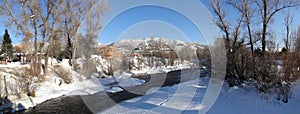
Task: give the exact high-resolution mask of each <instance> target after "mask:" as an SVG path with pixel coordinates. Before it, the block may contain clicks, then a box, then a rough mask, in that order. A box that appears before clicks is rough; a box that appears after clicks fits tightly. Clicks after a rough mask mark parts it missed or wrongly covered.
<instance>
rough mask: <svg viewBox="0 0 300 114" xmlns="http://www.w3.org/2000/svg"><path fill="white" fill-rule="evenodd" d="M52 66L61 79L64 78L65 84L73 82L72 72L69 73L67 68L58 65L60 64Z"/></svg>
mask: <svg viewBox="0 0 300 114" xmlns="http://www.w3.org/2000/svg"><path fill="white" fill-rule="evenodd" d="M53 68H54V69H55V73H56V74H57V75H58V76H59V77H60V78H61V79H62V80H64V82H65V83H66V84H70V83H72V82H73V79H72V73H71V72H70V71H69V70H67V69H65V68H63V67H62V66H60V65H55V66H53Z"/></svg>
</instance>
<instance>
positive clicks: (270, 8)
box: [254, 0, 300, 55]
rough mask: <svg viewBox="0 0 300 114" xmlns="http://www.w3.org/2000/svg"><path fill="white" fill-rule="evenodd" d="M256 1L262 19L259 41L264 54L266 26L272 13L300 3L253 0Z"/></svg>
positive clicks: (291, 0) (290, 0)
mask: <svg viewBox="0 0 300 114" xmlns="http://www.w3.org/2000/svg"><path fill="white" fill-rule="evenodd" d="M254 2H255V3H256V5H257V7H258V9H259V12H260V14H261V19H262V34H261V35H262V36H261V43H262V53H263V55H264V53H265V51H266V39H267V35H268V27H269V24H270V22H271V20H272V19H273V17H274V15H276V14H277V13H278V12H280V11H282V10H284V9H287V8H291V7H297V6H299V5H300V1H299V0H254Z"/></svg>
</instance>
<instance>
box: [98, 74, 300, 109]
mask: <svg viewBox="0 0 300 114" xmlns="http://www.w3.org/2000/svg"><path fill="white" fill-rule="evenodd" d="M208 80H209V79H208V78H202V79H199V80H193V81H188V82H185V83H182V84H179V85H176V86H173V87H162V88H159V89H155V90H156V91H155V92H151V93H152V94H148V95H145V96H141V97H137V98H134V99H130V100H126V101H123V102H121V103H119V105H116V106H113V107H111V108H110V109H108V110H105V111H104V112H101V113H109V114H114V113H130V114H132V113H134V114H135V113H136V114H140V113H150V114H152V113H155V114H156V113H172V114H175V113H199V112H201V113H203V111H204V109H205V108H209V107H207V105H206V104H202V103H201V102H202V100H203V98H204V97H205V92H206V90H207V84H208ZM153 90H154V89H153ZM292 90H293V94H292V99H291V100H290V101H289V102H288V103H282V102H280V101H277V100H276V99H275V97H274V96H268V95H263V94H260V93H258V92H257V90H256V89H255V88H253V87H243V88H239V87H232V88H229V87H228V86H227V85H224V86H223V88H222V90H221V92H220V95H219V96H218V98H217V100H216V102H214V105H213V106H212V107H210V108H209V110H208V112H207V113H208V114H299V113H300V108H299V107H300V81H298V82H295V83H294V84H293V88H292ZM150 91H151V90H150ZM267 96H268V97H269V98H266V97H267Z"/></svg>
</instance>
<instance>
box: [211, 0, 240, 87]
mask: <svg viewBox="0 0 300 114" xmlns="http://www.w3.org/2000/svg"><path fill="white" fill-rule="evenodd" d="M210 3H211V7H212V9H213V11H214V14H215V20H214V22H215V24H216V25H217V26H218V27H219V29H220V30H221V31H222V32H223V33H224V35H223V38H224V41H225V47H226V51H227V67H226V79H227V81H228V82H229V85H230V86H235V85H238V84H240V83H241V82H242V81H243V80H244V77H243V76H242V75H241V74H242V72H244V71H241V70H240V69H238V67H240V66H238V64H237V63H238V62H239V61H237V60H238V58H237V57H239V56H241V55H239V54H238V53H237V52H238V50H239V49H240V48H241V47H243V46H245V43H244V41H245V39H242V38H240V35H241V26H242V22H243V20H244V18H245V15H243V14H241V15H240V16H239V17H237V20H236V21H237V24H236V25H235V26H232V25H231V24H230V22H229V21H228V20H226V16H227V14H226V11H225V8H224V4H225V3H226V2H224V1H221V0H211V1H210ZM239 74H240V75H239ZM239 76H241V77H239Z"/></svg>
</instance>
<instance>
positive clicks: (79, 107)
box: [26, 69, 199, 114]
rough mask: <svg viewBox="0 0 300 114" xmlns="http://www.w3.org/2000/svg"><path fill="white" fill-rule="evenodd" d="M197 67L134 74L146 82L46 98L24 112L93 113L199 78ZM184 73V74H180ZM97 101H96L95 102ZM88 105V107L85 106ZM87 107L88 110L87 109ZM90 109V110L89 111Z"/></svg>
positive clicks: (31, 113) (32, 113)
mask: <svg viewBox="0 0 300 114" xmlns="http://www.w3.org/2000/svg"><path fill="white" fill-rule="evenodd" d="M198 71H199V69H183V70H176V71H170V72H168V73H159V74H148V75H144V76H141V75H139V76H135V78H139V79H145V80H146V83H145V84H143V85H138V86H134V87H122V89H124V91H121V92H115V93H109V92H105V91H101V92H98V93H95V94H92V95H82V96H79V95H76V96H62V97H59V98H54V99H50V100H47V101H45V102H43V103H41V104H38V105H36V106H35V107H33V108H29V109H28V110H27V111H26V113H28V114H29V113H30V114H34V113H53V112H59V113H78V112H79V113H95V112H101V111H103V110H106V109H108V108H110V107H111V106H114V105H116V104H117V103H119V102H122V101H124V100H128V99H132V98H135V97H138V96H142V95H145V94H146V93H147V91H148V90H149V89H151V88H153V87H165V86H173V85H175V84H179V83H182V82H185V81H188V80H194V79H197V78H199V72H198ZM182 75H184V76H182ZM96 101H97V102H96ZM87 106H88V107H87ZM88 109H89V110H88ZM90 110H92V111H93V112H92V111H90Z"/></svg>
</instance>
